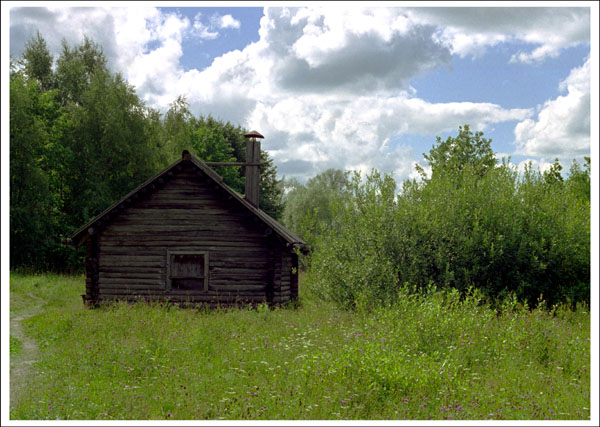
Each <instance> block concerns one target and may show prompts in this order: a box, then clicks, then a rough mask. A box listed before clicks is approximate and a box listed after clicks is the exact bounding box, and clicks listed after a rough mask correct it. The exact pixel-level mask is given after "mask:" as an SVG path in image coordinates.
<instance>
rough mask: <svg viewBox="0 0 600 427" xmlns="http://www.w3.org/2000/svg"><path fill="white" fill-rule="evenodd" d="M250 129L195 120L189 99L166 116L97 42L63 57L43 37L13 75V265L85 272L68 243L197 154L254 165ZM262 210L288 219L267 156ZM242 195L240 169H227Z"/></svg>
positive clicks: (31, 44) (66, 50) (67, 49)
mask: <svg viewBox="0 0 600 427" xmlns="http://www.w3.org/2000/svg"><path fill="white" fill-rule="evenodd" d="M247 131H248V130H247V129H244V128H242V127H240V126H237V125H233V124H231V123H229V122H223V121H220V120H217V119H215V118H213V117H211V116H208V117H204V116H200V117H195V116H194V115H193V114H192V113H191V112H190V109H189V106H188V104H187V102H186V100H185V98H184V97H179V98H177V99H175V100H174V101H173V103H172V104H171V106H170V108H169V110H168V111H167V112H166V113H165V114H161V113H160V112H159V111H158V110H156V109H153V108H150V107H148V106H146V105H145V104H144V102H143V101H142V100H141V99H140V98H139V97H138V96H137V94H136V93H135V90H134V88H133V87H132V86H131V85H130V84H129V83H128V82H127V81H126V80H125V79H124V78H123V77H122V76H121V75H120V74H119V73H113V72H111V71H110V70H109V68H108V66H107V60H106V57H105V55H104V53H103V51H102V48H101V47H100V46H99V45H98V44H96V43H95V42H94V41H93V40H91V39H90V38H87V37H86V38H84V40H83V42H82V43H80V44H75V45H69V44H68V43H67V42H66V41H63V43H62V50H61V52H60V54H59V55H58V58H56V60H55V59H54V58H53V57H52V55H51V54H50V52H49V50H48V48H47V45H46V42H45V40H44V39H43V37H42V36H41V35H40V34H39V33H38V34H37V35H36V36H35V37H33V38H32V39H31V40H29V41H28V43H27V44H26V47H25V50H24V53H23V54H22V55H21V57H19V58H17V59H11V68H10V265H11V268H13V269H14V268H21V267H24V268H28V269H37V270H49V269H50V270H67V271H68V270H77V269H81V267H82V265H83V263H82V262H83V252H82V251H83V250H82V249H79V250H75V249H74V248H72V247H70V246H69V245H66V244H65V243H63V239H64V238H65V237H66V236H68V235H70V234H71V233H72V232H73V231H74V230H76V229H77V228H78V227H80V226H81V225H83V224H85V223H86V222H87V221H89V220H90V219H91V218H93V217H94V216H95V215H97V214H98V213H99V212H101V211H102V210H103V209H105V208H106V207H107V206H109V205H110V204H112V203H114V202H115V201H116V200H118V199H119V198H121V197H122V196H124V195H125V194H127V193H128V192H129V191H131V190H132V189H133V188H135V187H136V186H138V185H139V184H140V183H141V182H143V181H144V180H146V179H148V178H149V177H151V176H153V175H154V174H155V173H157V172H159V171H160V170H161V169H163V168H165V167H166V166H167V165H169V164H170V163H172V162H173V161H175V160H176V159H178V158H179V157H180V156H181V152H182V150H183V149H188V150H189V151H191V152H192V153H194V154H195V155H197V156H198V157H200V158H201V159H203V160H205V161H240V162H241V161H245V146H246V145H245V144H246V142H245V139H244V136H243V135H244V133H246V132H247ZM261 161H262V162H263V163H265V164H266V165H265V167H263V168H262V169H261V181H260V184H259V185H260V190H261V192H260V205H261V208H262V209H263V210H265V211H266V212H267V213H268V214H270V215H271V216H273V217H275V218H280V217H281V214H282V212H283V201H282V187H281V182H280V181H279V180H278V179H277V168H276V167H275V165H274V163H273V160H272V159H271V158H270V157H269V155H268V153H267V152H265V151H262V152H261ZM217 172H218V173H220V174H221V175H222V176H223V179H224V181H225V182H226V183H227V184H228V185H230V186H231V187H232V188H233V189H234V190H236V191H238V192H240V193H243V191H244V175H243V169H242V168H241V167H222V168H218V170H217Z"/></svg>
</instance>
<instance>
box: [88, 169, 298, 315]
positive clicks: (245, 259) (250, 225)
mask: <svg viewBox="0 0 600 427" xmlns="http://www.w3.org/2000/svg"><path fill="white" fill-rule="evenodd" d="M98 234H99V236H98V245H97V247H98V277H97V289H98V295H97V296H98V297H99V299H100V300H114V299H126V300H132V299H148V300H152V299H159V300H160V299H166V298H167V299H169V300H171V301H176V302H190V303H199V302H208V303H215V302H219V303H236V302H262V301H266V300H267V299H271V295H272V298H273V302H284V301H286V300H287V299H289V298H290V295H291V292H290V278H289V274H283V275H282V274H281V272H282V269H283V271H288V266H289V267H290V268H291V257H290V255H289V254H287V255H286V254H285V249H283V248H285V246H284V244H283V242H279V241H278V240H277V238H276V237H275V236H274V234H273V233H270V230H267V229H266V226H265V225H264V224H263V223H262V222H261V221H260V220H259V219H258V218H256V217H255V216H254V215H252V214H251V213H250V212H248V211H247V210H245V209H244V208H243V207H242V206H240V205H239V204H238V202H236V201H235V200H231V198H230V196H229V194H227V192H226V191H224V190H223V189H222V188H220V187H219V186H218V185H217V184H215V183H214V182H213V181H212V180H210V179H208V178H207V177H205V176H204V175H202V173H201V172H198V171H194V170H193V169H192V168H191V167H189V168H183V170H182V171H180V172H179V173H177V174H176V175H175V176H174V177H172V178H171V179H167V180H165V182H163V184H162V186H161V187H160V188H157V189H155V190H154V191H153V192H148V194H147V195H146V196H145V197H142V198H141V199H140V200H138V201H137V202H135V203H133V204H132V205H131V206H129V207H127V208H125V209H124V210H123V211H122V212H121V213H120V214H119V215H118V216H117V217H116V218H114V219H113V220H112V221H111V223H110V224H108V225H107V226H106V227H105V228H104V229H103V230H101V231H100V232H99V233H98ZM167 250H177V251H199V252H208V253H209V290H208V291H201V290H198V291H196V290H193V291H192V290H179V289H170V290H167V289H166V281H167V277H166V275H167V265H166V264H167ZM275 254H278V257H277V258H279V262H276V261H277V260H276V259H274V257H275ZM281 260H285V261H283V262H282V261H281ZM278 280H279V282H280V283H276V282H277V281H278ZM274 281H275V283H274Z"/></svg>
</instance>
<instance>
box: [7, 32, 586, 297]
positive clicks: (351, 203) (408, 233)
mask: <svg viewBox="0 0 600 427" xmlns="http://www.w3.org/2000/svg"><path fill="white" fill-rule="evenodd" d="M246 131H247V129H244V128H242V127H241V126H239V125H236V124H232V123H229V122H223V121H220V120H218V119H215V118H213V117H211V116H208V117H204V116H199V117H195V116H194V115H193V114H192V113H191V112H190V109H189V106H188V104H187V102H186V99H185V97H183V96H181V97H179V98H177V99H175V100H174V101H173V103H172V104H171V106H170V108H169V109H168V111H166V112H165V113H164V114H163V113H161V112H159V111H157V110H155V109H152V108H150V107H148V106H146V105H145V103H144V102H143V101H142V100H141V99H140V98H139V97H138V96H137V95H136V93H135V89H134V88H133V87H132V86H131V85H130V84H129V83H128V82H127V81H126V80H124V79H123V77H122V76H121V75H120V74H118V73H113V72H111V71H110V70H109V68H108V66H107V60H106V57H105V56H104V54H103V51H102V47H101V46H99V45H97V44H96V43H95V42H94V41H93V40H91V39H89V38H85V39H84V41H83V42H82V43H81V44H78V45H74V46H70V45H68V43H66V42H63V45H62V51H61V52H60V55H59V56H58V57H57V58H53V57H52V55H51V54H50V53H49V50H48V48H47V45H46V42H45V40H44V39H43V37H42V36H41V35H40V34H39V33H38V34H37V36H35V37H34V38H32V39H31V40H30V41H29V42H28V43H27V45H26V49H25V51H24V53H23V55H22V56H21V57H20V58H13V59H12V60H11V70H10V265H11V270H26V271H55V272H76V271H82V269H83V249H78V250H77V249H75V248H73V247H71V246H69V245H67V244H66V243H65V241H64V239H65V237H67V236H68V235H69V234H71V233H72V232H73V231H74V230H76V229H77V228H78V227H80V226H81V225H82V224H84V223H86V222H87V221H89V220H90V219H91V218H93V217H94V216H95V215H96V214H98V213H99V212H101V211H102V210H103V209H105V208H106V207H107V206H109V205H110V204H112V203H113V202H114V201H115V200H118V199H119V198H120V197H122V196H123V195H125V194H126V193H128V192H129V191H131V190H132V189H133V188H135V187H136V186H137V185H139V184H140V183H141V182H143V181H144V180H146V179H147V178H149V177H150V176H152V175H154V174H155V173H156V172H158V171H160V170H161V169H163V168H164V167H166V166H167V165H168V164H170V163H171V162H173V161H174V160H176V159H177V158H178V157H179V156H180V155H181V152H182V150H183V149H189V150H190V151H192V152H193V153H194V154H196V155H197V156H198V157H200V158H201V159H203V160H205V161H244V160H245V159H244V157H245V140H244V138H243V134H244V133H245V132H246ZM261 158H262V162H263V163H265V164H266V167H263V168H262V170H261V181H260V206H261V208H262V209H263V210H264V211H266V212H267V213H268V214H269V215H271V216H272V217H274V218H275V219H278V220H280V221H282V222H283V223H284V224H285V225H286V226H287V227H289V228H290V229H291V230H292V231H294V232H295V233H297V234H298V235H299V236H300V237H302V238H303V239H305V240H306V241H307V242H308V243H309V245H310V246H311V248H312V253H311V255H310V256H308V257H305V258H303V259H302V265H303V268H304V269H306V270H307V275H306V281H307V283H308V284H311V285H312V286H311V288H313V289H316V290H317V292H318V293H319V294H320V295H319V296H320V297H321V298H324V299H327V300H332V301H334V302H335V303H336V304H338V305H340V306H342V307H356V306H360V305H365V306H372V305H381V304H386V303H393V302H394V301H395V300H396V299H397V296H398V295H399V294H400V291H401V289H403V288H405V287H406V286H408V287H411V288H413V289H414V290H424V289H427V288H428V287H431V286H437V287H440V288H452V289H458V290H459V291H460V292H463V293H464V292H468V291H469V290H470V289H473V288H476V289H478V290H480V291H481V292H483V294H484V295H485V296H486V297H487V298H489V299H490V300H495V299H500V300H501V299H503V298H505V297H508V296H510V295H514V296H515V297H516V298H518V299H519V300H523V301H527V302H528V303H530V304H535V303H536V301H538V299H540V298H542V299H544V300H547V301H548V302H549V303H556V302H559V301H572V302H577V301H584V302H589V289H590V171H591V164H590V162H591V160H590V158H586V159H585V163H584V164H583V165H581V164H579V163H577V162H576V161H573V163H572V164H571V165H570V166H569V170H568V171H565V172H563V166H562V165H561V164H560V163H559V162H558V160H557V161H556V162H555V163H554V164H553V165H552V167H551V168H550V169H548V170H546V171H543V172H542V171H540V170H534V168H533V167H532V166H531V165H530V166H529V167H528V168H526V170H525V171H524V172H522V173H519V172H518V171H517V170H516V168H515V167H514V165H512V164H510V162H509V159H504V160H502V161H498V160H497V158H496V155H495V153H494V152H493V150H492V148H491V140H490V139H486V138H484V137H483V133H481V132H475V133H473V132H472V131H471V129H470V128H469V126H468V125H464V126H460V127H459V129H458V134H457V136H455V137H448V138H447V139H446V140H441V139H440V138H439V137H438V139H437V141H435V143H434V144H433V146H432V148H431V150H430V152H429V153H427V154H425V160H426V161H427V163H428V166H429V168H430V170H431V172H430V173H429V172H426V171H425V170H424V169H423V168H420V167H418V172H419V173H420V175H421V176H420V179H413V180H406V181H404V182H403V183H402V185H401V188H397V184H396V181H395V180H394V178H393V177H392V176H391V175H386V174H381V173H380V172H378V171H376V170H374V171H372V172H371V173H370V174H369V175H368V176H360V175H358V174H351V173H350V172H348V171H341V170H333V169H331V170H327V171H325V172H323V173H320V174H319V175H317V176H315V177H313V178H311V179H309V180H308V181H307V182H306V183H305V184H303V183H300V182H298V181H297V180H294V179H285V178H284V179H278V177H277V168H276V165H275V164H274V162H273V160H272V159H271V158H270V156H269V154H268V153H267V152H266V151H263V152H262V153H261ZM217 171H218V173H220V174H221V175H222V176H223V178H224V181H225V182H226V183H227V184H228V185H230V186H231V187H232V188H233V189H235V190H236V191H238V192H240V193H242V192H243V188H244V173H243V170H242V168H241V167H228V168H220V169H217Z"/></svg>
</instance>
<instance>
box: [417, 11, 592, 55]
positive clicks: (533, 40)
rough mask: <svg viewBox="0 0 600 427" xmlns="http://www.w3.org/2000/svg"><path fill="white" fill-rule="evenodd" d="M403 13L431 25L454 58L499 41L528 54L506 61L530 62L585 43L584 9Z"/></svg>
mask: <svg viewBox="0 0 600 427" xmlns="http://www.w3.org/2000/svg"><path fill="white" fill-rule="evenodd" d="M409 14H410V16H411V17H412V18H413V19H415V20H416V21H418V22H423V23H428V24H432V25H436V26H437V27H438V29H439V31H438V35H439V39H440V40H441V41H443V42H444V43H446V44H447V45H449V46H450V47H451V49H452V53H453V54H457V55H460V56H467V55H480V54H482V53H484V52H485V50H486V48H488V47H490V46H494V45H496V44H499V43H502V42H522V43H526V44H530V45H532V50H531V51H521V52H518V53H515V54H514V55H513V56H512V58H511V61H512V62H523V63H533V62H541V61H543V60H545V59H547V58H549V57H556V56H558V55H559V53H560V52H561V51H562V50H564V49H566V48H568V47H572V46H575V45H578V44H581V43H589V42H590V8H589V7H568V8H567V7H531V8H527V7H506V8H496V7H490V8H481V7H477V8H475V7H461V8H416V9H411V10H410V11H409Z"/></svg>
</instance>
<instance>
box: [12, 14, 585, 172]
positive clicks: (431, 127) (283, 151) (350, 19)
mask: <svg viewBox="0 0 600 427" xmlns="http://www.w3.org/2000/svg"><path fill="white" fill-rule="evenodd" d="M493 9H495V11H494V12H492V10H490V11H488V10H480V9H465V8H461V9H460V13H458V12H457V11H456V10H453V9H433V8H432V9H429V8H427V9H425V10H423V9H402V8H368V9H359V8H356V7H352V8H348V9H342V8H339V7H336V8H332V9H328V8H280V7H277V8H266V9H265V10H264V16H263V17H262V19H261V21H260V29H259V40H258V41H257V42H255V43H251V44H249V45H248V46H246V47H245V48H244V49H242V50H234V51H231V52H228V53H226V54H224V55H222V56H220V57H217V58H215V59H214V60H213V62H212V64H211V65H210V66H209V67H207V68H205V69H203V70H196V69H191V70H184V69H183V67H182V66H181V65H180V60H181V57H182V55H183V49H182V44H183V42H184V41H185V40H186V39H188V38H195V39H196V40H198V39H199V40H202V41H203V43H210V40H212V39H214V38H216V37H218V36H219V35H220V34H221V31H226V30H231V29H237V28H239V27H240V25H241V24H240V22H239V21H237V20H236V19H235V18H233V16H231V15H223V16H220V15H210V16H209V15H204V14H202V13H201V14H197V15H196V16H195V17H194V19H192V20H191V21H190V20H189V19H188V18H186V17H184V16H181V15H178V14H174V13H165V12H163V11H161V10H160V9H157V8H113V9H107V8H78V9H74V8H58V9H44V8H20V9H15V10H14V11H12V12H11V30H10V31H11V53H12V52H13V51H14V54H15V55H18V54H19V49H20V51H22V49H23V46H24V43H25V41H26V40H27V39H29V38H30V37H31V36H32V35H33V34H34V33H35V30H36V29H39V30H40V32H41V33H42V35H43V36H44V37H45V38H46V40H47V41H48V44H49V46H50V48H51V50H52V51H53V52H54V53H58V51H59V48H60V38H61V37H65V38H66V39H67V40H68V41H69V42H70V43H74V42H79V41H80V40H81V37H82V34H83V33H84V32H85V33H86V34H88V35H89V36H90V37H92V38H93V39H94V40H95V41H97V42H98V43H99V44H101V45H102V46H103V47H104V50H105V53H106V54H107V56H108V59H109V64H110V65H111V66H113V67H114V69H115V70H116V71H120V72H122V73H123V74H124V76H125V77H126V78H127V79H128V81H129V82H130V83H132V84H133V85H134V86H135V87H136V90H137V92H138V94H139V95H140V96H141V97H142V98H143V99H144V100H145V101H146V102H147V103H148V105H150V106H152V107H155V108H158V109H160V110H162V111H165V110H166V109H167V108H168V106H169V104H170V103H171V102H173V100H175V98H176V97H177V96H178V95H185V96H186V97H187V100H188V102H189V104H190V108H191V110H192V112H193V113H194V114H196V115H198V114H204V115H207V114H211V115H212V116H214V117H216V118H218V119H223V120H229V121H232V122H233V123H239V124H241V125H243V126H246V127H248V128H252V129H258V130H260V131H261V133H263V134H264V135H265V136H266V137H267V138H266V139H265V141H264V144H263V147H264V148H265V149H267V150H268V151H269V152H270V154H271V155H272V156H273V158H274V159H275V161H276V164H277V165H278V168H279V172H280V174H282V175H288V176H294V177H297V178H299V179H301V180H303V179H306V178H308V177H310V176H313V175H315V174H316V173H318V172H320V171H322V170H325V169H327V168H329V167H335V168H342V169H355V170H361V171H364V172H367V171H369V170H370V169H371V168H373V167H375V168H378V169H380V170H382V171H385V172H394V174H395V176H396V178H397V179H404V178H407V177H409V176H413V175H414V160H415V153H413V148H412V146H411V145H409V144H408V143H405V142H404V140H403V135H405V134H421V135H432V134H434V135H435V134H440V133H444V132H449V131H453V130H456V128H457V126H458V125H459V124H463V123H469V124H470V125H471V127H472V128H473V129H477V130H485V129H487V128H488V127H489V126H491V125H493V124H495V123H501V122H506V121H519V122H521V123H520V127H519V135H521V136H519V137H518V138H520V139H519V141H520V142H522V146H523V147H525V148H526V149H525V148H524V152H526V153H529V152H532V153H533V152H536V150H537V148H536V147H537V146H538V145H539V144H540V143H538V142H535V138H536V135H537V134H538V131H539V132H543V129H542V128H543V127H544V126H546V125H547V124H549V123H551V120H550V119H551V118H550V117H548V119H546V116H549V115H551V114H555V113H550V111H554V110H556V111H558V110H560V109H559V108H553V107H551V103H547V105H546V106H544V111H546V110H547V111H549V112H548V113H544V111H541V112H540V113H539V114H538V118H537V121H534V120H533V119H532V117H533V116H534V111H533V110H531V109H523V108H515V109H506V108H503V107H502V106H500V105H497V104H493V103H471V102H448V103H432V102H426V101H424V100H422V99H419V98H417V96H418V94H417V93H415V92H414V90H411V87H410V83H409V82H410V80H411V79H412V78H414V77H417V76H421V75H424V74H426V73H428V72H430V71H431V70H435V69H437V68H439V67H449V66H450V64H451V59H452V55H472V54H477V53H478V52H484V51H485V49H486V48H487V47H489V46H490V45H493V44H497V43H503V42H505V41H511V40H516V39H518V40H525V41H527V42H528V43H533V44H537V45H539V47H540V48H541V47H543V46H546V45H548V46H550V45H551V46H554V47H555V48H556V49H559V50H560V49H562V48H563V47H564V46H568V45H570V44H572V43H578V42H580V41H581V40H585V36H586V34H583V35H582V34H580V33H582V32H583V33H585V25H584V26H583V27H584V29H583V30H577V31H576V30H575V28H576V25H575V24H573V25H574V26H573V28H574V29H573V30H572V31H570V32H569V31H566V32H565V34H567V35H564V34H562V33H561V34H562V35H559V36H556V37H557V38H555V39H551V38H550V37H545V35H547V34H548V33H547V31H549V30H548V28H550V25H549V24H545V22H546V19H547V18H549V17H551V16H554V15H552V13H551V11H545V10H544V11H543V13H541V17H539V16H537V15H536V14H535V13H534V12H533V10H531V11H530V10H529V9H527V10H525V12H523V13H515V12H514V11H513V10H512V9H497V8H493ZM535 9H536V10H538V9H539V8H535ZM519 10H523V9H519ZM463 12H464V13H463ZM553 13H559V15H560V14H562V15H560V16H562V18H561V19H563V21H565V22H566V23H567V24H568V23H569V22H573V23H577V22H580V21H581V19H582V18H581V16H584V15H585V13H583V14H582V13H581V12H580V10H579V9H573V10H572V9H568V12H564V11H559V12H553ZM587 16H588V20H589V12H588V15H587ZM528 19H529V20H532V21H529V20H528ZM556 19H559V18H556ZM551 22H553V24H552V25H554V27H552V28H553V30H554V29H555V28H556V26H557V23H556V22H557V21H556V20H555V21H551ZM580 25H581V24H580ZM566 27H569V25H566ZM57 29H60V31H58V30H57ZM588 33H589V28H588ZM569 34H570V35H569ZM561 37H562V38H561ZM587 37H588V40H589V35H587ZM556 49H555V51H556ZM550 54H551V53H547V54H536V55H537V57H539V58H543V57H544V55H546V56H547V55H550ZM531 55H534V53H533V52H531ZM520 60H523V61H524V60H525V59H524V58H522V59H520ZM587 72H588V75H589V65H588V71H587ZM583 80H585V79H584V78H582V77H581V76H580V75H579V74H577V73H572V76H570V77H569V78H567V79H566V80H565V82H564V83H563V85H562V87H563V89H564V92H565V93H566V94H565V96H564V98H569V100H570V101H569V102H570V103H571V104H573V105H580V104H581V103H582V102H583V104H585V96H584V95H582V94H581V93H582V91H585V88H584V87H583V86H582V84H583V83H582V82H583ZM588 80H589V77H588ZM588 92H589V83H588ZM559 99H561V98H559ZM559 99H557V100H555V103H558V104H561V103H562V105H564V104H565V102H567V101H562V100H561V101H559ZM577 100H579V101H577ZM587 103H588V104H587V105H588V106H587V115H588V121H589V93H588V98H587ZM583 104H581V105H580V106H581V111H582V113H585V105H583ZM552 105H553V104H552ZM570 117H571V116H570ZM536 126H537V127H539V128H540V129H542V130H539V129H538V128H536ZM577 126H579V127H577ZM567 127H568V131H569V132H570V133H571V134H573V132H575V133H576V134H581V135H583V134H584V133H585V132H584V127H585V126H583V125H581V123H577V122H572V123H571V124H570V125H569V126H566V127H565V130H564V131H565V132H566V131H567V130H566V128H567ZM581 132H583V134H582V133H581ZM540 134H541V133H540ZM555 134H556V133H555ZM588 135H589V134H588ZM392 141H393V143H392ZM530 141H534V142H530ZM536 144H537V145H536ZM588 147H589V136H588ZM544 153H545V152H544ZM528 155H534V154H528Z"/></svg>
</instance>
